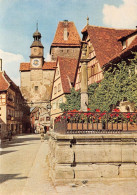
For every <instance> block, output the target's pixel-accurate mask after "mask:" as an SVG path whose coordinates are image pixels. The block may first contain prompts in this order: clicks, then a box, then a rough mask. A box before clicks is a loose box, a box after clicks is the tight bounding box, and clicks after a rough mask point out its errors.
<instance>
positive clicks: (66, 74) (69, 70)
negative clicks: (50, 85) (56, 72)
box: [57, 57, 78, 93]
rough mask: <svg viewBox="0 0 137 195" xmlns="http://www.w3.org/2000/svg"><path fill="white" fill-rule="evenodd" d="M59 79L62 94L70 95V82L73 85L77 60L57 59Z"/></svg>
mask: <svg viewBox="0 0 137 195" xmlns="http://www.w3.org/2000/svg"><path fill="white" fill-rule="evenodd" d="M57 61H59V68H60V77H61V82H62V87H63V92H64V93H70V82H71V83H74V78H75V72H76V68H77V64H78V60H76V59H71V58H63V57H58V60H57Z"/></svg>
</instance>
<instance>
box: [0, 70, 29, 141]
mask: <svg viewBox="0 0 137 195" xmlns="http://www.w3.org/2000/svg"><path fill="white" fill-rule="evenodd" d="M0 118H1V121H2V123H3V125H1V132H2V133H1V138H6V137H7V136H8V131H9V130H11V131H12V133H13V134H18V133H22V132H27V129H28V128H29V127H30V122H29V107H28V106H27V105H26V104H25V100H24V98H23V96H22V95H21V92H20V89H19V87H18V86H17V85H16V84H15V83H14V82H13V81H12V80H11V79H10V78H9V76H8V75H7V74H6V72H5V71H2V70H1V71H0Z"/></svg>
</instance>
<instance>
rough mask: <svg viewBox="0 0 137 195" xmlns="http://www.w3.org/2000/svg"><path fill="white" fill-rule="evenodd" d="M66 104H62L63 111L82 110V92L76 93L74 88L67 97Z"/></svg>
mask: <svg viewBox="0 0 137 195" xmlns="http://www.w3.org/2000/svg"><path fill="white" fill-rule="evenodd" d="M65 97H66V102H65V103H62V104H60V108H61V110H62V111H68V110H74V109H76V110H80V91H75V89H74V88H72V89H71V93H70V94H68V95H66V96H65Z"/></svg>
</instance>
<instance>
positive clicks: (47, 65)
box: [20, 62, 56, 71]
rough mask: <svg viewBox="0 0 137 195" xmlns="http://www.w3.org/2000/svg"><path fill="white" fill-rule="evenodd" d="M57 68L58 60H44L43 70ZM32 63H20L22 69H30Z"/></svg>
mask: <svg viewBox="0 0 137 195" xmlns="http://www.w3.org/2000/svg"><path fill="white" fill-rule="evenodd" d="M55 68H56V62H44V64H43V67H42V69H43V70H54V69H55ZM29 70H31V68H30V63H24V62H23V63H21V64H20V71H29Z"/></svg>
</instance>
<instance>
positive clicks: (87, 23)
mask: <svg viewBox="0 0 137 195" xmlns="http://www.w3.org/2000/svg"><path fill="white" fill-rule="evenodd" d="M88 25H89V17H88V16H87V26H88Z"/></svg>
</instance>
